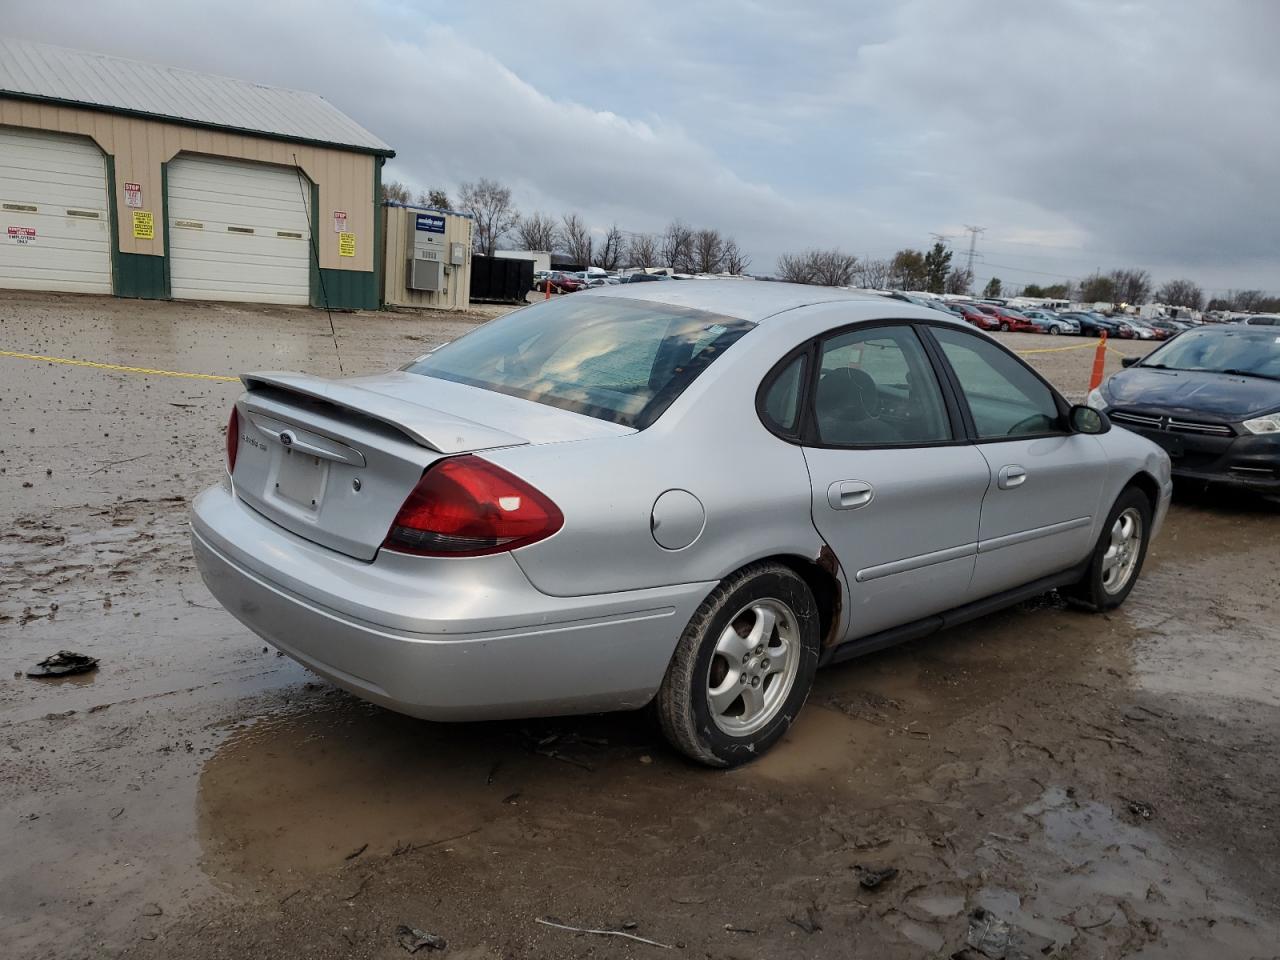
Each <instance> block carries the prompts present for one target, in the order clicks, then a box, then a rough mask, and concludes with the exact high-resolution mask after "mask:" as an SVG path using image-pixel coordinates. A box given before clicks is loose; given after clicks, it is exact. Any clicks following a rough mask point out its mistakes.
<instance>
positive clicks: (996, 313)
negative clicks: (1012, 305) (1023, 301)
mask: <svg viewBox="0 0 1280 960" xmlns="http://www.w3.org/2000/svg"><path fill="white" fill-rule="evenodd" d="M974 306H975V307H977V308H978V309H979V310H981V311H982V312H983V313H985V314H986V315H987V316H989V317H994V318H995V320H996V324H997V326H998V328H999V329H1000V330H1012V331H1014V332H1015V333H1038V332H1039V328H1037V327H1036V325H1035V324H1034V323H1032V322H1031V321H1030V320H1029V319H1027V318H1026V317H1024V316H1023V315H1022V314H1020V313H1019V312H1018V311H1017V310H1010V309H1009V308H1008V307H1001V306H997V305H996V304H994V303H975V304H974Z"/></svg>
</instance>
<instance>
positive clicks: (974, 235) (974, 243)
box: [964, 223, 987, 281]
mask: <svg viewBox="0 0 1280 960" xmlns="http://www.w3.org/2000/svg"><path fill="white" fill-rule="evenodd" d="M964 228H965V230H966V231H967V232H968V234H969V262H968V263H966V264H965V268H964V269H965V272H966V273H968V274H969V279H970V281H972V280H973V254H974V251H975V250H976V249H977V247H978V234H980V233H986V232H987V228H986V227H974V226H970V225H969V224H967V223H966V224H965V225H964Z"/></svg>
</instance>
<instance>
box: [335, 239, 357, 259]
mask: <svg viewBox="0 0 1280 960" xmlns="http://www.w3.org/2000/svg"><path fill="white" fill-rule="evenodd" d="M355 255H356V235H355V234H354V233H340V234H338V256H340V257H354V256H355Z"/></svg>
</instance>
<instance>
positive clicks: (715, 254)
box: [691, 229, 724, 273]
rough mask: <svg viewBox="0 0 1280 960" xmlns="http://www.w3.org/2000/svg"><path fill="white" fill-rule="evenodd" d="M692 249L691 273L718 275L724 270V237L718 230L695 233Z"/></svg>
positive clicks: (703, 230)
mask: <svg viewBox="0 0 1280 960" xmlns="http://www.w3.org/2000/svg"><path fill="white" fill-rule="evenodd" d="M692 247H693V256H692V258H691V259H692V261H693V263H692V266H693V271H692V272H693V273H719V272H720V271H721V270H722V269H723V268H724V237H722V236H721V235H720V231H719V230H711V229H702V230H697V231H695V232H694V234H693V244H692Z"/></svg>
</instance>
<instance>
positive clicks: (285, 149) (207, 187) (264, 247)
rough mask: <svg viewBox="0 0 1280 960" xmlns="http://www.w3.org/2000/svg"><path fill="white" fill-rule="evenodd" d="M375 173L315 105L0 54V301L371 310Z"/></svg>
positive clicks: (263, 92) (362, 141)
mask: <svg viewBox="0 0 1280 960" xmlns="http://www.w3.org/2000/svg"><path fill="white" fill-rule="evenodd" d="M391 156H394V151H392V150H391V148H390V147H389V146H387V144H385V143H383V142H382V141H381V140H379V139H378V138H377V137H375V136H374V135H373V134H371V133H369V132H368V131H367V130H365V129H364V128H362V127H361V126H360V125H359V124H357V123H356V122H355V121H353V120H352V119H350V118H349V117H347V116H346V115H345V114H343V113H342V112H341V111H339V110H338V109H336V108H335V107H333V106H332V105H330V104H329V103H327V102H326V101H325V100H324V99H322V98H321V97H319V96H317V95H315V94H311V93H303V92H299V91H294V90H286V89H281V88H276V87H267V86H263V85H261V84H256V83H250V82H248V81H243V80H234V79H230V78H226V77H218V76H211V75H207V74H200V73H194V72H192V71H189V70H179V69H176V68H172V67H162V66H156V65H153V64H147V63H139V62H136V61H132V60H123V59H120V58H116V57H107V56H102V55H99V54H93V53H83V52H80V51H75V50H67V49H64V48H61V47H52V46H47V45H44V44H35V43H28V42H25V41H17V40H9V39H3V38H0V287H8V288H19V289H35V290H70V291H83V292H93V293H114V294H116V295H117V296H122V297H144V298H157V299H162V298H169V297H173V298H178V299H198V300H241V301H251V302H267V303H301V304H306V303H311V304H314V305H317V306H319V305H321V304H322V302H323V301H325V300H327V301H328V303H329V305H331V306H334V307H346V308H376V307H377V306H378V305H379V300H380V290H381V286H382V284H381V281H380V275H381V270H382V264H383V251H382V242H383V236H384V234H383V230H382V228H381V224H380V222H379V220H380V211H381V205H380V202H379V201H380V196H381V178H382V165H383V163H384V162H385V161H386V159H387V158H388V157H391ZM468 250H469V242H468ZM463 296H464V302H465V290H464V293H463Z"/></svg>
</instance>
